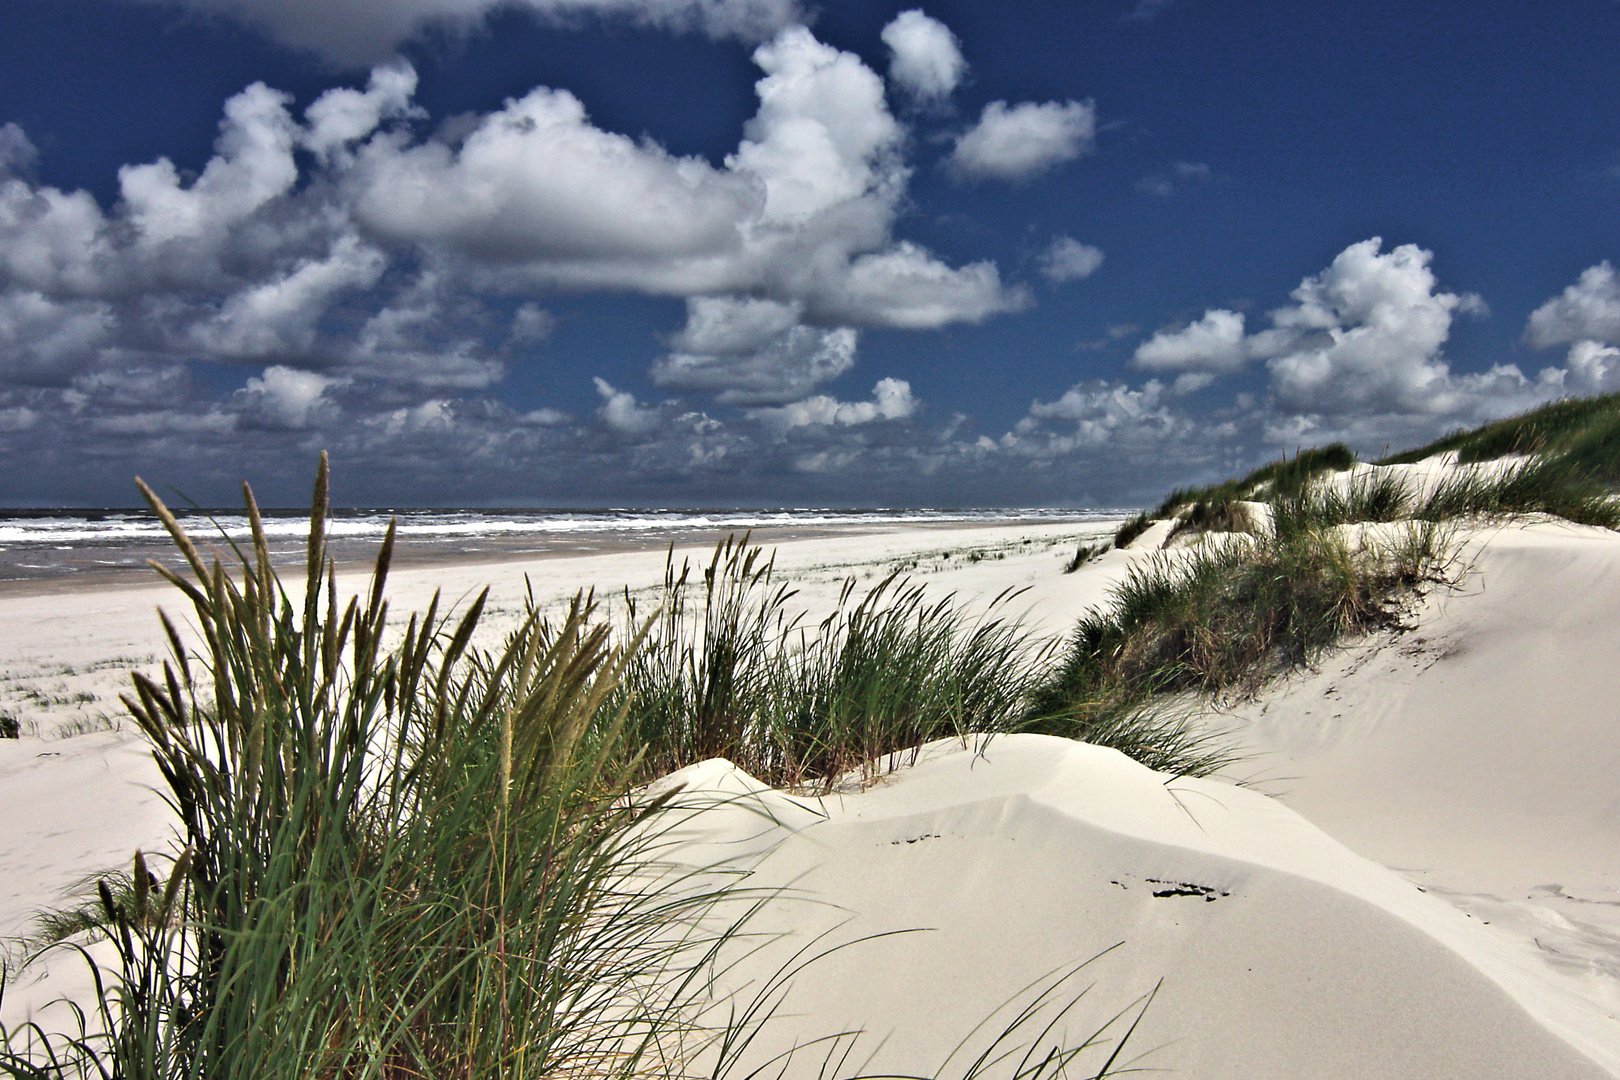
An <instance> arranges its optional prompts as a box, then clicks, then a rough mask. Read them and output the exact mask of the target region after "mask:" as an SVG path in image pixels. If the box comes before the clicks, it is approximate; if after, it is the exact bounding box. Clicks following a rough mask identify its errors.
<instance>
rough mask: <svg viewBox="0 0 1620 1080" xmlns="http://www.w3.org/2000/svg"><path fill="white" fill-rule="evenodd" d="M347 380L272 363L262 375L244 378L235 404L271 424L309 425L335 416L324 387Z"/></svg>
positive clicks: (334, 406) (294, 426) (287, 425)
mask: <svg viewBox="0 0 1620 1080" xmlns="http://www.w3.org/2000/svg"><path fill="white" fill-rule="evenodd" d="M349 381H350V380H348V379H333V378H328V377H327V376H325V375H319V374H317V373H315V372H313V371H298V370H296V369H294V368H288V367H281V366H279V365H276V366H272V367H267V368H265V369H264V375H263V376H261V377H258V378H250V379H248V381H247V385H246V386H244V387H243V388H242V389H241V390H238V391H237V392H236V404H237V406H238V407H239V408H241V409H242V411H243V412H245V413H247V414H248V415H250V416H252V417H254V418H256V419H259V420H261V421H263V422H267V423H269V424H270V425H271V426H275V427H285V428H295V429H296V428H305V427H310V426H312V425H313V424H315V423H319V422H330V421H331V420H332V419H334V418H335V417H336V415H337V406H336V405H335V404H334V403H333V402H332V401H331V400H330V399H329V398H327V397H326V391H327V390H328V389H330V388H331V387H333V386H342V385H346V384H347V383H348V382H349Z"/></svg>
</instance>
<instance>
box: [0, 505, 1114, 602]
mask: <svg viewBox="0 0 1620 1080" xmlns="http://www.w3.org/2000/svg"><path fill="white" fill-rule="evenodd" d="M1121 517H1123V515H1121ZM1117 520H1120V518H1115V517H1098V516H1096V514H1095V513H1093V512H1079V513H1076V514H1075V515H1074V516H1073V517H1067V516H1062V515H1054V516H1053V517H1051V518H1046V519H1042V520H1039V521H1034V520H1031V521H904V522H894V523H892V524H885V523H882V522H865V523H849V524H815V525H778V526H766V527H763V528H756V529H724V528H715V527H712V526H704V527H693V528H671V529H667V530H663V531H661V532H659V533H657V534H656V535H654V534H650V533H643V534H633V535H613V534H593V535H590V536H588V537H581V536H571V535H559V534H551V535H546V534H540V535H536V536H522V537H502V536H498V535H496V536H480V537H478V538H476V540H475V541H474V542H473V543H474V544H476V546H471V545H469V547H464V548H453V547H452V545H451V544H449V543H447V542H445V541H443V540H422V539H416V538H412V537H405V538H403V539H396V540H395V543H394V557H393V564H392V565H393V567H394V569H396V570H418V569H423V568H429V567H435V566H439V567H447V568H451V567H461V566H490V567H501V566H508V565H510V564H523V563H531V562H549V561H551V560H554V559H587V558H593V557H597V556H610V555H622V554H627V553H637V552H649V551H659V552H662V551H667V550H668V549H670V548H671V547H673V548H675V549H677V550H685V549H688V548H710V549H712V548H713V547H714V546H715V545H716V544H718V543H721V542H723V541H725V540H726V538H727V537H732V536H736V537H741V536H743V535H747V536H748V537H749V538H750V540H751V542H752V543H755V544H757V545H760V546H762V547H775V546H779V545H783V544H794V543H800V542H810V541H816V540H828V539H836V538H847V537H867V536H870V537H880V536H897V535H904V534H906V533H909V532H923V533H927V532H935V533H941V532H954V531H978V530H986V529H1016V528H1025V527H1030V528H1040V527H1044V526H1049V525H1050V526H1060V527H1083V526H1088V525H1096V526H1099V527H1101V526H1103V525H1108V524H1110V523H1112V522H1115V521H1117ZM193 540H194V541H197V546H198V550H199V551H201V552H202V554H203V557H204V558H205V559H210V558H212V557H214V556H215V555H218V556H219V557H220V558H221V559H222V561H224V562H225V564H226V565H227V566H229V565H230V564H231V562H232V561H233V560H234V558H235V556H234V554H233V553H232V552H231V551H230V550H229V548H228V547H226V546H224V545H222V544H220V543H218V542H217V541H216V542H208V541H206V540H202V541H198V538H197V536H193ZM283 543H284V542H283V541H280V540H279V539H278V541H277V543H276V544H274V545H272V548H271V561H272V562H273V563H274V564H275V565H276V566H277V568H278V569H279V568H297V567H299V566H302V565H303V562H304V557H305V556H304V553H303V550H302V546H301V544H298V543H290V544H287V546H285V547H283V546H282V545H283ZM380 547H381V539H380V538H372V537H364V538H348V537H338V538H329V540H328V550H329V553H330V555H331V557H332V558H333V559H334V560H335V561H336V563H337V567H338V573H339V574H340V575H341V576H348V575H350V574H353V573H355V572H357V571H359V572H369V571H370V570H371V568H372V566H373V565H375V561H376V555H377V551H378V549H379V548H380ZM86 550H87V551H88V550H91V549H86ZM122 552H123V553H124V555H125V557H126V558H127V559H129V560H131V561H130V562H129V563H128V564H124V565H118V566H96V567H91V568H84V569H77V568H74V569H67V570H62V571H56V572H52V571H51V570H49V569H45V570H40V571H39V572H35V573H28V574H18V573H16V571H17V566H16V564H15V562H14V557H15V556H16V555H17V552H15V551H5V550H3V549H0V600H8V599H17V598H26V597H31V596H60V595H64V594H69V593H77V592H84V591H96V590H102V589H110V590H122V589H132V588H142V587H145V586H148V585H161V584H163V582H162V579H161V578H159V577H158V576H157V575H156V574H155V573H154V572H153V571H152V569H151V568H150V567H149V566H147V565H146V560H147V559H157V560H158V561H161V562H164V563H165V564H166V565H169V566H172V567H173V568H175V569H183V568H184V565H185V564H184V562H183V561H182V560H181V559H180V558H179V556H178V555H177V554H176V553H175V551H174V548H173V546H172V545H170V544H151V545H144V546H133V545H132V546H130V547H126V548H123V549H122Z"/></svg>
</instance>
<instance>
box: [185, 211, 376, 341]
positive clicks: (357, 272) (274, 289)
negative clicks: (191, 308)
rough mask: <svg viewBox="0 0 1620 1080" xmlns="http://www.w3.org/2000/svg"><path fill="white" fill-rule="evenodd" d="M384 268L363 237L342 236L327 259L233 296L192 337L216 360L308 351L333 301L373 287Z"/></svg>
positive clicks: (301, 265) (308, 262)
mask: <svg viewBox="0 0 1620 1080" xmlns="http://www.w3.org/2000/svg"><path fill="white" fill-rule="evenodd" d="M386 266H387V259H386V258H385V257H384V256H383V254H382V253H381V252H380V251H377V250H376V249H374V248H372V247H370V246H368V245H366V244H365V243H363V242H361V240H360V238H359V237H357V236H355V235H353V234H349V235H344V236H340V237H338V239H337V241H336V242H335V243H334V244H333V245H332V250H331V251H330V252H328V253H327V255H326V257H325V258H321V259H305V260H302V261H300V262H299V263H298V264H297V265H296V266H294V267H293V268H292V269H291V270H289V271H288V272H287V273H286V274H284V275H282V276H280V277H278V278H275V279H273V280H271V281H266V282H263V283H260V284H255V285H251V286H249V287H247V288H245V289H243V290H242V291H241V292H238V293H236V294H235V295H233V296H231V297H229V298H228V299H227V300H226V301H225V302H224V304H223V305H222V306H221V307H220V310H219V313H218V314H217V315H215V316H213V317H212V318H210V319H209V320H207V321H206V322H203V323H200V324H198V325H197V326H196V327H194V328H193V331H192V337H193V340H194V341H195V342H196V343H197V346H198V348H201V349H203V350H205V352H206V353H207V354H208V355H210V356H211V357H214V358H229V359H259V358H265V357H295V356H303V355H307V354H308V353H309V352H310V351H311V350H312V349H313V348H314V345H315V339H316V322H317V320H318V319H319V318H320V317H321V315H322V314H323V313H324V312H325V311H326V308H327V306H328V305H329V304H330V303H331V302H332V300H333V299H334V298H335V297H337V296H338V295H339V294H340V293H343V292H345V291H348V290H354V289H365V288H370V287H371V286H372V285H375V284H376V283H377V279H378V278H380V277H381V276H382V273H383V270H384V268H385V267H386Z"/></svg>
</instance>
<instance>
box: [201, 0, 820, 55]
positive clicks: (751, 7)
mask: <svg viewBox="0 0 1620 1080" xmlns="http://www.w3.org/2000/svg"><path fill="white" fill-rule="evenodd" d="M170 2H171V3H176V4H180V5H183V6H185V7H188V8H191V9H192V10H194V11H200V12H203V13H206V14H210V15H224V16H227V17H229V18H232V19H235V20H237V21H239V22H242V23H245V24H246V25H248V26H251V27H253V28H254V29H256V30H259V31H261V32H263V33H265V34H267V35H268V36H270V37H272V38H274V39H275V40H277V41H280V42H282V43H283V44H287V45H291V46H293V47H295V48H300V49H308V50H310V51H312V52H315V53H318V54H320V55H321V56H322V57H324V58H325V59H327V60H328V61H330V62H332V63H335V64H338V65H341V66H345V67H348V66H360V65H365V64H371V63H375V62H378V61H382V60H386V59H388V58H389V57H390V56H392V55H393V53H394V52H395V51H396V50H397V49H398V48H399V47H400V46H401V45H403V44H405V43H406V42H407V41H409V40H411V39H412V38H414V37H417V36H418V35H420V34H421V33H422V32H423V31H424V30H427V29H429V28H435V29H440V30H448V31H450V32H451V33H461V34H465V33H470V32H472V31H474V30H476V29H477V28H478V27H479V26H480V25H481V24H482V23H483V21H484V19H485V18H486V17H487V16H488V15H490V14H491V13H493V12H495V11H497V10H501V9H506V10H511V9H517V10H526V11H529V12H531V13H532V14H533V15H535V16H536V17H538V18H540V19H543V20H546V21H548V22H552V23H560V24H569V23H573V22H577V21H579V20H581V19H585V18H592V17H596V18H608V19H615V20H620V21H623V22H628V23H631V24H633V25H638V26H646V27H652V28H656V29H663V30H673V31H678V32H681V31H699V32H702V33H705V34H707V35H709V36H710V37H715V38H722V37H737V38H742V39H743V40H747V41H758V40H760V39H762V38H766V37H769V36H770V35H771V34H772V33H775V32H776V31H777V30H779V29H780V28H782V27H783V26H786V25H788V24H789V23H793V22H798V21H800V20H801V19H802V17H803V16H802V13H801V12H800V10H799V8H798V6H797V4H795V3H794V2H793V0H170Z"/></svg>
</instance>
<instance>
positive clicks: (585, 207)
mask: <svg viewBox="0 0 1620 1080" xmlns="http://www.w3.org/2000/svg"><path fill="white" fill-rule="evenodd" d="M754 60H755V62H756V63H757V64H758V65H759V67H760V68H761V70H762V71H763V73H764V77H763V78H761V79H760V80H759V82H758V83H757V84H756V87H755V89H756V93H757V94H758V97H759V110H758V112H757V113H756V114H755V115H754V117H753V118H751V119H750V120H749V122H748V123H747V125H746V126H745V128H744V130H743V137H742V139H741V140H740V142H739V144H738V147H737V150H736V151H735V152H734V153H732V154H731V155H729V156H728V157H727V158H726V160H725V162H724V163H723V165H722V166H720V167H716V166H713V165H711V164H710V163H708V162H707V161H705V160H703V159H702V158H696V157H690V158H688V157H677V156H675V155H671V154H669V153H668V152H667V151H665V150H663V149H662V148H661V147H659V146H657V145H656V144H654V143H651V142H648V141H645V140H643V141H641V142H637V141H634V140H631V139H629V138H627V137H625V136H622V135H618V134H615V133H612V132H608V131H604V130H602V129H600V128H598V127H596V126H595V125H594V124H593V123H592V122H591V120H590V118H589V116H588V115H587V113H586V111H585V108H584V105H583V104H582V103H581V102H580V101H579V100H578V99H577V98H575V97H574V96H573V95H572V94H569V93H568V92H567V91H563V90H553V89H547V88H540V89H536V90H534V91H532V92H530V93H529V94H527V95H525V96H524V97H522V98H519V99H516V100H513V101H511V102H509V103H508V104H507V105H506V107H505V108H504V109H502V110H500V111H498V112H496V113H493V114H491V115H489V116H487V117H484V118H482V119H480V120H478V121H477V122H476V123H474V124H473V125H472V127H471V129H470V130H469V131H468V132H467V133H466V134H465V137H464V139H463V140H462V141H461V142H460V144H459V146H454V147H453V146H450V145H448V144H446V143H445V142H443V141H439V140H428V141H425V142H421V143H410V142H408V141H407V140H405V139H404V138H402V137H388V136H379V137H376V138H373V139H372V140H371V141H370V142H369V143H367V144H366V145H365V146H364V147H363V148H362V149H360V150H359V151H358V152H357V154H356V158H355V164H354V166H353V168H352V169H351V170H349V171H348V172H347V173H346V174H345V180H344V182H345V185H346V190H347V191H348V192H349V193H350V194H351V196H352V198H353V205H354V208H355V213H356V215H357V217H358V218H359V219H360V221H361V222H362V223H363V224H364V225H365V227H366V228H367V229H368V230H370V231H371V232H373V233H376V234H379V235H381V236H383V237H386V238H387V239H388V240H390V241H391V242H393V243H395V244H401V245H426V246H429V247H433V248H441V249H447V250H450V251H454V252H456V253H458V254H460V255H462V256H464V257H467V258H470V259H473V260H475V261H477V262H479V263H480V264H482V265H485V266H487V267H489V268H490V269H491V271H497V270H502V269H504V270H505V271H506V272H507V273H509V274H510V275H512V276H514V277H516V278H517V279H520V280H522V281H526V282H531V283H542V284H548V285H553V286H561V287H566V288H574V289H621V290H630V291H639V292H646V293H652V294H659V295H675V296H694V295H726V294H730V295H748V296H755V297H762V298H766V299H770V300H773V301H776V302H779V303H784V304H797V305H799V307H800V310H801V312H802V314H803V315H804V317H805V318H806V319H807V320H809V321H812V322H815V323H820V324H839V323H845V324H855V325H872V326H894V327H899V328H920V327H936V326H941V325H945V324H948V323H951V322H960V321H968V322H976V321H980V320H982V319H985V318H988V317H989V316H991V315H994V314H998V313H1001V312H1005V311H1015V310H1018V309H1019V308H1020V307H1021V306H1022V305H1023V304H1024V303H1025V302H1026V297H1025V296H1024V295H1023V294H1022V293H1021V292H1019V291H1018V290H1016V289H1011V288H1007V287H1006V286H1004V285H1003V284H1002V282H1001V279H1000V276H999V273H998V272H997V270H996V268H995V266H994V265H993V264H989V263H974V264H969V265H968V266H964V267H960V268H954V267H951V266H948V265H946V264H945V263H943V262H941V261H940V260H939V259H938V258H936V257H935V256H933V255H932V254H931V253H929V252H927V251H925V250H924V249H922V248H921V247H919V246H917V245H915V244H909V243H904V242H901V243H896V242H894V241H893V239H892V236H891V228H892V225H893V223H894V221H895V219H896V218H897V216H898V214H899V212H900V208H901V204H902V201H903V197H904V191H905V182H906V179H907V176H908V171H907V169H906V168H905V166H904V163H903V161H902V160H901V157H900V150H901V143H902V139H901V136H902V134H903V129H902V128H901V126H900V124H899V123H898V122H897V121H896V120H895V119H894V117H893V116H892V115H891V114H890V113H889V111H888V107H887V104H886V102H885V97H884V90H883V83H882V80H881V79H880V78H879V77H878V76H877V75H876V74H875V73H874V72H873V71H871V69H869V68H867V67H866V66H865V65H864V64H863V63H862V62H861V61H860V59H859V58H858V57H856V56H854V55H853V54H851V53H845V52H840V51H839V50H837V49H834V48H832V47H830V46H828V45H825V44H824V43H822V42H819V41H817V40H816V39H815V37H814V36H813V35H812V34H811V33H810V32H809V31H808V30H806V29H805V28H803V27H790V28H789V29H787V30H785V31H783V32H782V33H781V34H780V35H778V36H777V37H776V38H774V39H773V40H771V41H769V42H767V43H766V44H764V45H762V46H760V48H759V49H757V50H756V51H755V53H754Z"/></svg>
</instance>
